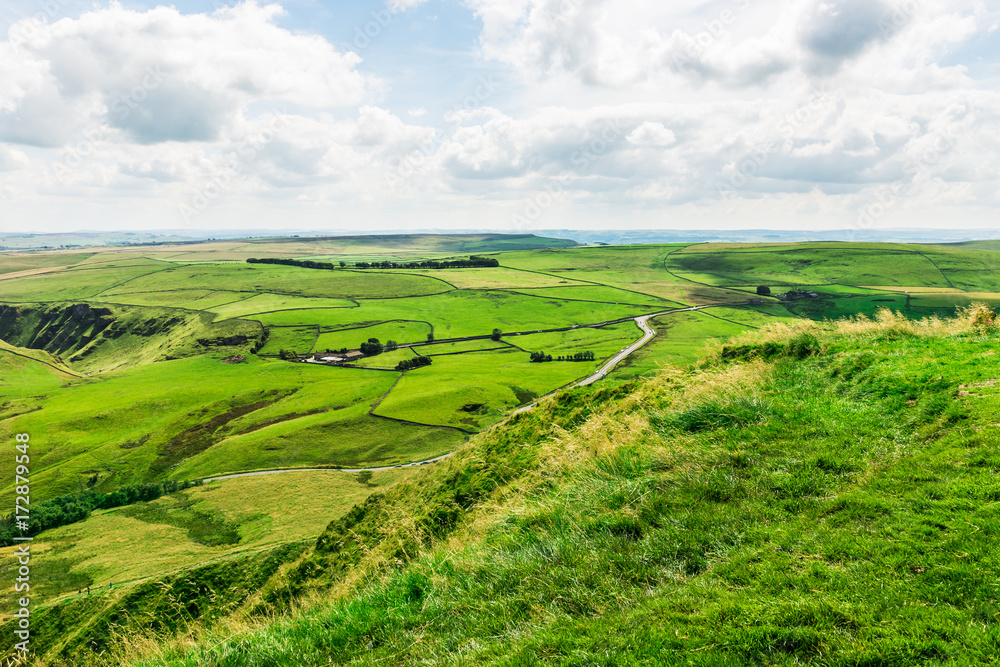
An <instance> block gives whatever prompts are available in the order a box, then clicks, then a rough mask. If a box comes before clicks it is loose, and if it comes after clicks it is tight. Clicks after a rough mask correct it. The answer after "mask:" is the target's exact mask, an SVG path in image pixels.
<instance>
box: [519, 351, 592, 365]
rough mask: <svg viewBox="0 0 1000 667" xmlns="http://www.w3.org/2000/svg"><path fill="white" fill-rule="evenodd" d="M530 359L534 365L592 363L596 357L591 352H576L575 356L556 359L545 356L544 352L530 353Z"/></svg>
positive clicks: (566, 355) (567, 355)
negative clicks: (573, 362)
mask: <svg viewBox="0 0 1000 667" xmlns="http://www.w3.org/2000/svg"><path fill="white" fill-rule="evenodd" d="M530 359H531V360H532V361H534V362H535V363H543V362H546V361H594V359H596V357H595V356H594V353H593V352H577V353H576V354H565V355H560V356H558V357H553V356H552V355H551V354H545V353H544V352H532V353H531V357H530Z"/></svg>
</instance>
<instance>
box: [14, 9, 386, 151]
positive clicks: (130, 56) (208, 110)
mask: <svg viewBox="0 0 1000 667" xmlns="http://www.w3.org/2000/svg"><path fill="white" fill-rule="evenodd" d="M281 13H282V10H281V8H280V7H279V6H277V5H267V6H259V5H257V4H255V3H253V2H250V3H244V4H240V5H237V6H235V7H232V8H225V9H220V10H218V11H216V12H215V13H213V14H211V15H206V14H194V15H183V14H181V13H179V12H178V11H177V10H176V9H174V8H170V7H157V8H155V9H151V10H149V11H145V12H137V11H131V10H128V9H125V8H123V7H122V6H121V5H118V4H112V5H109V6H108V7H106V8H104V9H98V10H95V11H91V12H87V13H85V14H83V15H81V16H80V17H79V18H78V19H62V20H59V21H56V22H55V23H52V24H50V25H43V26H41V27H39V26H37V25H35V24H32V23H31V22H30V21H22V22H21V23H19V24H15V25H14V26H13V27H12V28H11V31H10V35H11V42H9V43H5V44H3V45H2V47H0V48H3V49H5V51H4V54H3V55H6V56H8V57H9V58H10V60H7V58H4V59H0V62H5V61H6V62H8V63H9V64H8V65H0V67H10V68H12V69H13V70H14V72H15V73H17V76H16V78H15V79H14V85H12V86H10V85H4V86H3V92H0V110H2V111H3V112H4V113H2V114H0V137H2V138H4V139H6V140H8V141H18V142H23V143H29V144H36V145H49V146H53V145H60V144H62V143H64V142H65V141H66V140H67V133H68V134H69V135H78V134H79V133H80V132H82V131H83V130H85V129H86V128H87V127H91V126H95V125H96V126H107V127H109V128H112V129H114V130H118V131H120V134H121V135H123V140H124V139H128V140H131V141H135V142H138V143H156V142H160V141H171V140H173V141H206V140H211V139H214V138H216V137H218V136H219V135H220V133H221V132H222V130H223V129H224V127H225V126H226V125H227V124H229V123H231V122H233V120H234V119H235V117H236V116H237V115H238V114H239V113H241V112H242V110H244V109H245V108H246V107H247V106H248V105H249V104H251V103H255V102H258V103H259V102H269V103H272V104H279V103H286V102H287V103H293V104H296V105H301V106H304V107H336V106H352V105H357V104H358V103H359V102H361V101H362V100H363V99H364V98H365V94H366V92H365V91H366V80H365V78H364V77H363V76H362V75H361V74H360V73H359V72H358V71H357V70H356V69H355V68H356V66H357V64H358V63H359V62H360V58H359V57H358V56H357V55H356V54H354V53H351V52H346V53H342V52H338V51H337V50H336V49H334V48H333V47H332V46H331V45H330V44H329V43H328V42H326V41H325V40H324V39H322V38H321V37H318V36H315V35H302V34H295V33H292V32H290V31H288V30H285V29H283V28H279V27H278V26H277V25H275V19H276V18H277V17H278V16H279V15H280V14H281Z"/></svg>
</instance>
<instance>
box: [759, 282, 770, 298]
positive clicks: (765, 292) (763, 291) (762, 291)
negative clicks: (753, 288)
mask: <svg viewBox="0 0 1000 667" xmlns="http://www.w3.org/2000/svg"><path fill="white" fill-rule="evenodd" d="M757 294H759V295H760V296H771V288H770V287H768V286H767V285H761V286H760V287H758V288H757Z"/></svg>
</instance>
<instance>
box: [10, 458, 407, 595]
mask: <svg viewBox="0 0 1000 667" xmlns="http://www.w3.org/2000/svg"><path fill="white" fill-rule="evenodd" d="M410 474H411V472H410V470H407V469H400V470H398V471H395V470H394V471H386V472H377V473H374V474H370V475H365V476H359V475H358V474H356V473H354V474H352V473H341V472H337V471H329V472H323V473H305V472H300V473H285V474H280V475H268V476H261V477H245V478H240V479H229V480H222V481H218V482H212V483H209V484H206V485H205V486H201V487H196V488H192V489H189V490H186V491H181V492H178V493H176V494H173V495H171V496H165V497H162V498H160V499H158V500H154V501H151V502H149V503H143V504H141V505H138V506H128V507H121V508H117V509H112V510H103V511H99V512H96V513H95V514H93V515H92V516H91V517H90V518H89V519H87V520H86V521H84V522H81V523H78V524H73V525H69V526H63V527H61V528H56V529H53V530H51V531H47V532H46V533H45V534H44V535H43V536H41V537H39V538H38V539H36V540H35V541H34V542H33V544H32V545H31V548H32V552H33V553H34V554H35V555H37V556H38V558H37V561H36V562H37V563H38V565H37V566H36V567H35V568H34V569H33V571H32V575H33V577H32V579H33V581H32V583H33V590H34V592H35V595H36V596H38V598H39V599H42V600H45V601H46V603H47V604H53V603H56V602H59V601H63V600H66V599H73V598H81V597H82V598H86V597H87V594H86V592H83V593H82V594H81V593H80V591H81V590H83V591H85V589H86V588H87V587H88V586H91V587H92V593H91V594H92V595H95V596H96V595H102V594H105V593H107V592H108V591H109V589H108V584H109V583H114V585H115V586H116V587H122V586H129V585H133V584H135V583H137V582H139V581H142V580H144V579H146V578H149V577H151V576H161V575H163V574H164V573H168V572H174V571H178V570H182V569H184V568H187V567H191V566H192V565H197V564H201V563H206V562H211V561H220V560H226V559H231V558H234V557H238V556H240V555H245V554H253V553H255V552H259V551H261V550H262V549H266V548H268V547H271V546H274V545H275V544H279V543H288V542H299V541H303V540H310V539H315V538H316V536H317V535H319V534H320V533H321V532H322V531H323V529H324V528H325V527H326V526H327V524H328V523H329V522H330V521H331V520H332V519H336V518H337V517H338V516H339V515H341V514H343V513H346V512H347V511H348V510H349V509H350V508H351V507H352V506H354V505H355V504H357V503H359V502H362V501H364V499H365V498H367V497H368V496H369V495H371V494H372V493H374V492H376V491H384V490H385V488H386V487H388V486H391V485H392V484H394V483H396V482H397V481H399V480H401V479H405V478H406V477H407V476H409V475H410ZM293 507H294V508H295V511H294V512H292V511H289V509H290V508H293ZM13 550H14V548H13V547H7V548H2V549H0V558H4V559H13V556H12V555H11V554H12V552H13ZM126 553H127V554H128V558H122V554H126ZM13 598H14V592H13V591H9V592H8V591H4V594H3V595H0V604H3V605H4V606H5V609H9V608H10V605H11V604H12V601H13Z"/></svg>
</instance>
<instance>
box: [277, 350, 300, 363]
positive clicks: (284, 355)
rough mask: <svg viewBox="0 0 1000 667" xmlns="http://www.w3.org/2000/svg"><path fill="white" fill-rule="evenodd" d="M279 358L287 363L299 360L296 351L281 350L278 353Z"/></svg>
mask: <svg viewBox="0 0 1000 667" xmlns="http://www.w3.org/2000/svg"><path fill="white" fill-rule="evenodd" d="M278 356H279V357H280V358H281V359H284V360H285V361H293V360H295V359H298V358H299V355H297V354H295V350H281V351H280V352H278Z"/></svg>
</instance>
